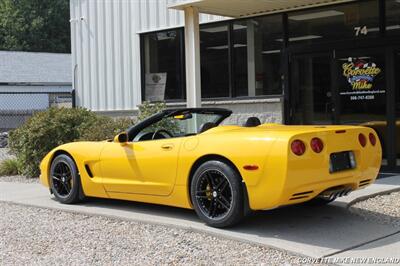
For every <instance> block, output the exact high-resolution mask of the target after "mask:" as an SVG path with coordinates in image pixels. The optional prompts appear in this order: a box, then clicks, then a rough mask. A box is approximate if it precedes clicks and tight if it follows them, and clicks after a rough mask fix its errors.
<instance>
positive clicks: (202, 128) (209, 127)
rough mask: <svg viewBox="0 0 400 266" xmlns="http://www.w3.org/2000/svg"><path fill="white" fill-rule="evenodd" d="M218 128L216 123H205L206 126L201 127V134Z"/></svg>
mask: <svg viewBox="0 0 400 266" xmlns="http://www.w3.org/2000/svg"><path fill="white" fill-rule="evenodd" d="M216 126H217V125H216V124H215V123H212V122H207V123H204V124H202V125H201V126H200V130H199V133H203V132H204V131H207V130H209V129H211V128H213V127H216Z"/></svg>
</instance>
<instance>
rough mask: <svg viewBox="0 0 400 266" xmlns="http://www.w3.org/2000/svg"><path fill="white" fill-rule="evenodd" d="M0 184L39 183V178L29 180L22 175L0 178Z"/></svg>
mask: <svg viewBox="0 0 400 266" xmlns="http://www.w3.org/2000/svg"><path fill="white" fill-rule="evenodd" d="M0 182H16V183H39V178H27V177H25V176H22V175H13V176H0Z"/></svg>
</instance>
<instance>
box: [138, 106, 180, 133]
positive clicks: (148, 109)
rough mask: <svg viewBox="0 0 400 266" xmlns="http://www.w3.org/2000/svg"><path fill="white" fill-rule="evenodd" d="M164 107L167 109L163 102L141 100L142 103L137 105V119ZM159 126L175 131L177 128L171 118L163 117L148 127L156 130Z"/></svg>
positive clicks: (159, 110) (142, 118)
mask: <svg viewBox="0 0 400 266" xmlns="http://www.w3.org/2000/svg"><path fill="white" fill-rule="evenodd" d="M165 109H167V106H166V104H165V102H156V103H149V102H143V104H142V105H140V106H139V117H138V118H139V121H142V120H144V119H146V118H148V117H149V116H152V115H154V114H156V113H158V112H161V111H162V110H165ZM160 128H163V129H166V130H168V131H170V132H175V131H177V130H178V129H179V127H178V124H177V123H176V122H175V121H174V120H173V119H164V120H163V121H160V122H158V123H157V124H155V125H154V126H151V127H149V130H157V129H160Z"/></svg>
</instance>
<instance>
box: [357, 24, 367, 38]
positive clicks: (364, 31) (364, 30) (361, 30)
mask: <svg viewBox="0 0 400 266" xmlns="http://www.w3.org/2000/svg"><path fill="white" fill-rule="evenodd" d="M354 31H355V34H356V36H360V34H362V35H367V34H368V28H367V26H362V27H354Z"/></svg>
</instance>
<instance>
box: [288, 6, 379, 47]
mask: <svg viewBox="0 0 400 266" xmlns="http://www.w3.org/2000/svg"><path fill="white" fill-rule="evenodd" d="M288 21H289V44H299V43H315V42H324V41H337V40H344V39H363V38H367V37H370V36H377V35H378V34H379V6H378V1H376V0H372V1H358V2H356V3H351V4H345V5H332V6H327V7H323V8H319V9H310V10H306V11H300V12H292V13H289V16H288Z"/></svg>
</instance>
